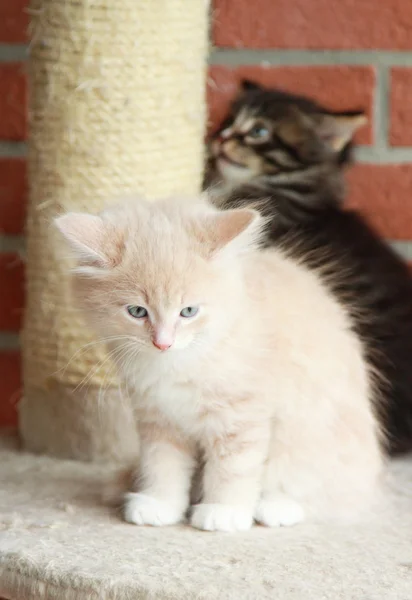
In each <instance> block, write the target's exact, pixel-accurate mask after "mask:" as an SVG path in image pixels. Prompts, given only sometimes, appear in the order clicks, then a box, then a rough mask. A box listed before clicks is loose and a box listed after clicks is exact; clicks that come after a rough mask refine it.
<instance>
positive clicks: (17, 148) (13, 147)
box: [0, 141, 27, 158]
mask: <svg viewBox="0 0 412 600" xmlns="http://www.w3.org/2000/svg"><path fill="white" fill-rule="evenodd" d="M25 156H27V143H26V142H10V141H0V158H4V157H7V158H21V157H25Z"/></svg>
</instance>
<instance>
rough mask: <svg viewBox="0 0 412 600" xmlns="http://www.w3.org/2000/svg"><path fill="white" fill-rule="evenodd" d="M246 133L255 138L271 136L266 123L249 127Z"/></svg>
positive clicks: (260, 138) (261, 138)
mask: <svg viewBox="0 0 412 600" xmlns="http://www.w3.org/2000/svg"><path fill="white" fill-rule="evenodd" d="M246 135H247V137H249V138H251V139H253V140H263V139H267V138H268V137H269V129H268V128H267V127H265V126H264V125H259V124H256V125H253V127H252V128H251V129H249V131H248V132H247V134H246Z"/></svg>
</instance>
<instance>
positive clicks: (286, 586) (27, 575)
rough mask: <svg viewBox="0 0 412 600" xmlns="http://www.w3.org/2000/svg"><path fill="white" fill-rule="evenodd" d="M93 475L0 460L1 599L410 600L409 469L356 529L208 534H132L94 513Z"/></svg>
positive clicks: (400, 465) (9, 452)
mask: <svg viewBox="0 0 412 600" xmlns="http://www.w3.org/2000/svg"><path fill="white" fill-rule="evenodd" d="M106 475H107V469H105V468H104V467H103V466H92V465H87V464H79V463H73V462H68V461H58V460H53V459H50V458H45V457H35V456H31V455H26V454H19V452H18V451H17V450H16V445H15V441H14V440H13V439H11V438H6V437H3V439H2V443H1V450H0V597H1V596H4V597H5V598H7V599H10V600H42V599H44V598H47V599H53V600H55V599H56V600H85V599H88V600H89V599H90V600H91V599H99V600H106V599H107V600H109V599H110V600H111V599H116V600H140V599H157V598H159V599H179V600H185V599H191V600H195V599H204V600H213V599H217V600H226V599H233V600H235V599H236V600H249V599H250V600H255V599H256V600H261V599H265V598H268V599H269V598H270V599H272V600H273V599H276V598H278V599H281V600H329V599H330V600H341V599H342V600H343V599H344V600H352V599H353V600H395V599H396V600H411V598H412V459H411V458H410V459H403V460H398V461H395V462H393V463H392V465H391V466H390V476H389V487H390V493H389V498H388V500H387V502H386V503H385V506H384V507H382V508H381V509H379V511H377V512H376V513H375V514H373V515H371V516H370V518H369V519H368V520H367V522H366V521H365V522H363V523H362V524H358V525H356V526H344V525H341V526H338V525H328V526H325V525H323V526H321V525H315V524H311V525H309V524H306V525H301V526H297V527H295V528H291V529H275V530H268V529H264V528H260V527H256V528H254V529H253V530H252V531H250V532H248V533H240V534H233V535H232V534H211V533H202V532H198V531H194V530H193V529H190V528H189V527H185V526H181V527H171V528H164V529H151V528H138V527H134V526H132V525H127V524H125V523H122V522H121V520H120V519H119V518H118V516H117V515H116V514H114V513H112V512H110V509H108V508H106V507H104V506H102V505H101V503H100V500H99V493H100V487H101V482H102V481H103V479H104V478H105V476H106Z"/></svg>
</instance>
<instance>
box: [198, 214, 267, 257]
mask: <svg viewBox="0 0 412 600" xmlns="http://www.w3.org/2000/svg"><path fill="white" fill-rule="evenodd" d="M263 224H264V219H263V218H262V217H261V215H260V214H259V213H258V212H257V211H256V210H253V209H250V208H239V209H234V210H226V211H222V212H219V213H216V214H215V215H213V217H211V218H210V222H209V227H210V232H211V239H210V244H211V250H212V253H216V252H217V251H219V250H221V249H223V248H225V247H227V246H230V247H231V248H235V247H236V248H237V249H240V248H243V249H246V248H250V247H252V246H255V245H256V244H257V243H258V241H259V238H260V234H261V231H262V227H263Z"/></svg>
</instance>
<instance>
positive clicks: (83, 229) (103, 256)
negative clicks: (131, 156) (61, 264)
mask: <svg viewBox="0 0 412 600" xmlns="http://www.w3.org/2000/svg"><path fill="white" fill-rule="evenodd" d="M54 223H55V225H56V227H57V229H59V231H60V232H61V233H62V234H63V235H64V237H65V238H66V240H67V242H68V243H69V246H70V247H71V249H72V251H73V253H74V255H75V257H76V259H77V260H78V261H79V263H81V264H83V265H89V266H94V267H100V268H107V267H110V266H111V260H110V257H109V255H108V253H107V250H108V249H107V230H106V227H105V224H104V222H103V219H101V218H100V217H97V216H94V215H88V214H85V213H67V214H66V215H63V216H62V217H58V218H57V219H55V221H54Z"/></svg>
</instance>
